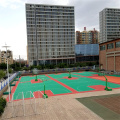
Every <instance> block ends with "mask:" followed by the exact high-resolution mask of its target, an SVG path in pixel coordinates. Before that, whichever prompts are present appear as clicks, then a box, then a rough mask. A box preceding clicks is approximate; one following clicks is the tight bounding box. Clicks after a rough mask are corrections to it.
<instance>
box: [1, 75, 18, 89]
mask: <svg viewBox="0 0 120 120" xmlns="http://www.w3.org/2000/svg"><path fill="white" fill-rule="evenodd" d="M18 74H19V73H14V74H12V75H11V76H10V77H9V80H8V78H7V79H6V80H3V81H1V82H0V91H1V90H2V89H3V88H4V87H5V86H6V85H8V82H9V83H10V82H11V81H12V80H13V79H14V78H15V77H16V76H17V75H18Z"/></svg>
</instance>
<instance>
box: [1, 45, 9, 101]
mask: <svg viewBox="0 0 120 120" xmlns="http://www.w3.org/2000/svg"><path fill="white" fill-rule="evenodd" d="M2 47H4V48H6V59H7V75H8V90H9V101H10V87H9V71H8V55H7V48H8V47H10V46H7V45H6V44H5V46H2Z"/></svg>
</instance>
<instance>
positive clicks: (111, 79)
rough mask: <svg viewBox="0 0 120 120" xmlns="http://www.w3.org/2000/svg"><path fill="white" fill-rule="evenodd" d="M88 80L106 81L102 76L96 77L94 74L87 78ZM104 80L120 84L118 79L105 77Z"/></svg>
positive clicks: (119, 78)
mask: <svg viewBox="0 0 120 120" xmlns="http://www.w3.org/2000/svg"><path fill="white" fill-rule="evenodd" d="M105 76H106V75H105ZM88 78H92V79H97V80H102V81H106V80H105V77H104V76H98V74H95V75H93V76H88ZM106 78H107V79H108V82H111V83H116V84H120V77H114V76H106Z"/></svg>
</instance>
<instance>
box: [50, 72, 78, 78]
mask: <svg viewBox="0 0 120 120" xmlns="http://www.w3.org/2000/svg"><path fill="white" fill-rule="evenodd" d="M48 75H49V76H50V77H52V78H54V79H61V78H63V77H67V76H69V73H61V74H48ZM71 75H72V77H77V78H79V77H80V76H78V75H74V74H72V72H71Z"/></svg>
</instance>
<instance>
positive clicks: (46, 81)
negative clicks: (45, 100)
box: [7, 71, 120, 100]
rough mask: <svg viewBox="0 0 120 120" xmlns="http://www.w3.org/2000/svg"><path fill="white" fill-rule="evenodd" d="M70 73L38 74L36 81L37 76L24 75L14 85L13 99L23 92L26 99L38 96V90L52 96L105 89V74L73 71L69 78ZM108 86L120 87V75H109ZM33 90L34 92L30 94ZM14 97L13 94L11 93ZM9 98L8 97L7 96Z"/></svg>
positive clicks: (16, 98) (19, 97)
mask: <svg viewBox="0 0 120 120" xmlns="http://www.w3.org/2000/svg"><path fill="white" fill-rule="evenodd" d="M68 76H69V73H56V74H45V75H38V76H37V79H38V81H35V78H36V76H22V77H20V78H19V81H17V82H16V85H15V86H14V87H13V89H12V91H11V93H12V94H13V93H14V96H13V100H19V99H21V98H22V97H21V95H19V94H20V93H21V92H23V93H24V97H25V99H29V98H31V97H33V95H34V97H35V98H38V94H37V91H41V92H42V93H44V85H45V93H46V94H47V95H48V97H50V96H57V95H66V94H75V93H83V92H94V91H104V88H105V85H106V81H105V78H104V76H98V73H96V72H87V71H86V72H71V77H72V78H68ZM106 77H107V79H108V87H110V88H112V89H120V76H119V75H118V76H107V75H106ZM29 91H31V92H32V93H33V94H31V95H32V96H31V95H30V94H28V92H29ZM11 97H12V95H11ZM7 99H8V98H7Z"/></svg>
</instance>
